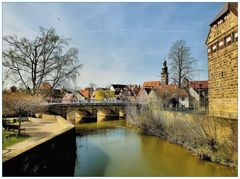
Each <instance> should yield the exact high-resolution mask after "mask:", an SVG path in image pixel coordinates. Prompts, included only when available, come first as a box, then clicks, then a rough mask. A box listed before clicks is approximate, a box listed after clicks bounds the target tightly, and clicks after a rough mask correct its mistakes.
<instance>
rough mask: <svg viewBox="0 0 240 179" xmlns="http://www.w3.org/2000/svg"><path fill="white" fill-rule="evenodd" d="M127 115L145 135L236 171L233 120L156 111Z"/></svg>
mask: <svg viewBox="0 0 240 179" xmlns="http://www.w3.org/2000/svg"><path fill="white" fill-rule="evenodd" d="M128 113H129V114H128V122H129V123H131V124H134V125H136V126H138V127H140V128H141V129H142V130H143V131H144V132H145V133H147V134H149V135H155V136H158V137H161V138H164V139H166V140H168V141H170V142H172V143H175V144H179V145H181V146H183V147H185V148H187V149H188V150H191V151H193V153H194V154H195V155H197V156H198V157H200V158H201V159H204V160H209V161H213V162H218V163H220V164H223V165H228V166H231V167H235V168H236V169H237V157H238V154H237V140H238V139H237V122H236V121H231V120H225V119H219V118H213V117H209V116H207V115H197V114H189V113H188V114H186V115H183V114H182V113H180V112H170V111H161V110H157V109H155V110H151V109H148V110H142V111H138V112H136V111H135V112H132V111H131V110H130V111H128Z"/></svg>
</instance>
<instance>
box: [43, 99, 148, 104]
mask: <svg viewBox="0 0 240 179" xmlns="http://www.w3.org/2000/svg"><path fill="white" fill-rule="evenodd" d="M44 104H45V105H55V104H83V105H84V104H85V105H94V104H95V105H100V104H102V105H107V104H109V105H111V104H120V105H123V104H124V105H128V104H129V105H130V104H146V103H145V102H141V101H138V100H135V101H124V100H101V101H99V100H62V99H59V100H58V99H55V100H48V101H47V102H46V103H44Z"/></svg>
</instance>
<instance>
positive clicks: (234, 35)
mask: <svg viewBox="0 0 240 179" xmlns="http://www.w3.org/2000/svg"><path fill="white" fill-rule="evenodd" d="M237 41H238V4H237V2H236V3H231V2H230V3H225V5H224V7H223V9H222V10H221V11H220V12H219V14H218V15H217V16H216V17H215V18H214V20H213V22H212V23H211V24H210V30H209V33H208V36H207V39H206V45H207V46H208V87H209V89H208V90H209V91H208V94H209V95H208V99H209V115H213V116H219V117H227V118H234V119H237V116H238V115H237V114H238V43H237Z"/></svg>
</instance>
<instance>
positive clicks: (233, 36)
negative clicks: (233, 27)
mask: <svg viewBox="0 0 240 179" xmlns="http://www.w3.org/2000/svg"><path fill="white" fill-rule="evenodd" d="M231 37H232V43H233V42H234V41H235V32H232V35H231Z"/></svg>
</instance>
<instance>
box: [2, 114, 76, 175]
mask: <svg viewBox="0 0 240 179" xmlns="http://www.w3.org/2000/svg"><path fill="white" fill-rule="evenodd" d="M49 116H50V115H48V116H47V117H49ZM50 117H51V119H54V117H55V120H57V122H58V123H59V127H60V128H61V131H60V132H58V133H57V134H54V135H51V136H48V137H46V138H43V139H41V140H39V141H37V142H36V143H35V144H34V145H33V146H28V147H27V148H26V149H25V150H24V151H21V153H19V154H17V155H16V156H14V157H12V158H8V159H3V163H2V164H3V168H2V169H3V176H73V175H74V168H75V160H76V140H75V127H74V126H73V125H72V124H70V123H68V122H67V121H66V120H65V119H63V118H62V117H61V116H50Z"/></svg>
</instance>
